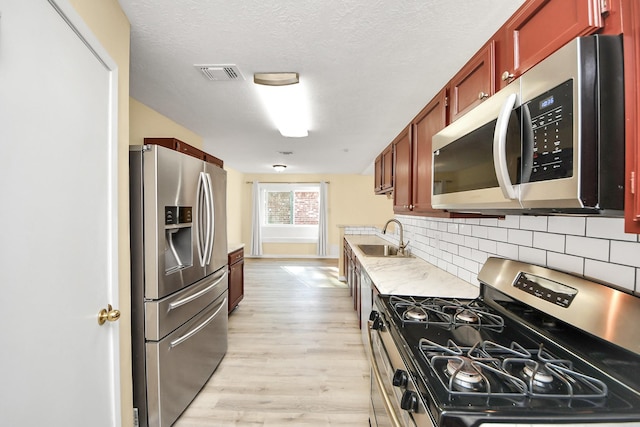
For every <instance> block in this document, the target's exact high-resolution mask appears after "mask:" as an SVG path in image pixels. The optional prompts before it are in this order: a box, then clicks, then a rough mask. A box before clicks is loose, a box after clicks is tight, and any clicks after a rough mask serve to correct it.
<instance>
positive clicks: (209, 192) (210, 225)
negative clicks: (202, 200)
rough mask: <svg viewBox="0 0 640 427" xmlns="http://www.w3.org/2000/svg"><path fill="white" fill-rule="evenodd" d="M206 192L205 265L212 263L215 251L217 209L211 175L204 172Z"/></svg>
mask: <svg viewBox="0 0 640 427" xmlns="http://www.w3.org/2000/svg"><path fill="white" fill-rule="evenodd" d="M203 174H204V183H205V194H206V196H207V197H208V200H207V246H206V250H205V255H204V257H203V258H204V265H209V263H211V254H212V253H213V242H214V239H215V226H214V225H215V220H216V218H215V209H214V206H213V203H214V202H213V184H212V183H211V175H209V174H208V173H204V172H203Z"/></svg>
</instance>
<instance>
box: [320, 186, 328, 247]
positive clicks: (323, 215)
mask: <svg viewBox="0 0 640 427" xmlns="http://www.w3.org/2000/svg"><path fill="white" fill-rule="evenodd" d="M328 221H329V199H328V197H327V183H326V182H321V183H320V217H319V218H318V256H327V246H328V244H329V227H328V224H327V223H328Z"/></svg>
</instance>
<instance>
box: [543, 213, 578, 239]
mask: <svg viewBox="0 0 640 427" xmlns="http://www.w3.org/2000/svg"><path fill="white" fill-rule="evenodd" d="M585 224H586V218H584V217H568V216H550V217H549V220H548V226H547V231H548V232H549V233H559V234H573V235H576V236H584V235H585Z"/></svg>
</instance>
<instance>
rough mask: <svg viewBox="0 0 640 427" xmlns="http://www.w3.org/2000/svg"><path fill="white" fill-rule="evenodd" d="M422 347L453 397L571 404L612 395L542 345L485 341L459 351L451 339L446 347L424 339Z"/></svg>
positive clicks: (427, 358)
mask: <svg viewBox="0 0 640 427" xmlns="http://www.w3.org/2000/svg"><path fill="white" fill-rule="evenodd" d="M419 349H420V353H421V354H422V356H423V357H424V358H425V359H426V361H427V362H428V364H429V366H430V368H431V369H432V371H433V373H434V374H435V376H436V377H437V378H438V380H439V382H440V384H441V385H442V387H444V388H445V390H447V391H448V393H449V394H450V395H451V396H454V395H467V396H482V397H487V398H490V397H509V398H549V399H569V400H570V399H600V398H605V397H606V396H607V394H608V390H607V386H606V384H604V383H603V382H602V381H600V380H599V379H597V378H593V377H590V376H587V375H584V374H582V373H580V372H577V371H576V370H574V369H573V366H572V364H571V362H569V361H566V360H561V359H557V358H555V357H554V356H553V355H551V354H550V353H549V352H547V350H546V349H544V348H543V346H542V345H540V347H539V348H538V349H535V350H527V349H525V348H524V347H522V346H521V345H520V344H518V343H516V342H512V343H511V346H510V347H504V346H501V345H499V344H496V343H494V342H491V341H482V342H479V343H477V344H476V345H474V346H472V347H460V346H458V344H456V343H455V342H454V341H452V340H448V342H447V344H446V345H445V346H442V345H440V344H437V343H435V342H433V341H430V340H428V339H426V338H422V339H420V342H419Z"/></svg>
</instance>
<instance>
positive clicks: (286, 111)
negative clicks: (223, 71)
mask: <svg viewBox="0 0 640 427" xmlns="http://www.w3.org/2000/svg"><path fill="white" fill-rule="evenodd" d="M253 81H254V83H256V84H257V87H258V91H259V94H260V97H261V98H262V101H263V103H264V104H265V106H266V108H267V111H268V113H269V115H270V116H271V119H272V120H273V122H274V123H275V125H276V127H277V128H278V130H279V131H280V133H281V134H282V136H287V137H293V138H299V137H305V136H307V135H309V112H308V111H309V108H308V106H307V99H306V97H305V95H304V86H303V85H302V84H301V83H300V79H299V75H298V73H289V72H287V73H255V74H254V75H253Z"/></svg>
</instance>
